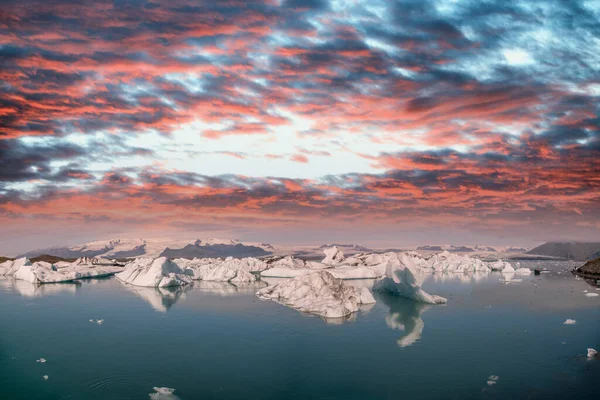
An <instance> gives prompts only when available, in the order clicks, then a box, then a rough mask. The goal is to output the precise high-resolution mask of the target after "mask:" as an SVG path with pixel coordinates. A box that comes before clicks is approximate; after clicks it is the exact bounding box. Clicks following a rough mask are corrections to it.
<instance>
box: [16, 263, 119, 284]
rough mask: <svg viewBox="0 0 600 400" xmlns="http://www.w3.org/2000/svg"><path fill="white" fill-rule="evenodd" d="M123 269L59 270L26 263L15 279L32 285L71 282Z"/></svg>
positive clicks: (81, 267) (85, 267)
mask: <svg viewBox="0 0 600 400" xmlns="http://www.w3.org/2000/svg"><path fill="white" fill-rule="evenodd" d="M122 270H123V268H121V267H115V266H93V265H71V266H69V267H65V268H61V269H58V268H56V266H55V265H53V264H50V263H48V262H44V261H39V262H35V263H33V264H29V263H25V264H23V265H21V267H20V268H19V269H18V270H16V271H15V273H14V275H13V276H14V278H15V279H20V280H23V281H27V282H30V283H36V284H42V283H58V282H70V281H74V280H78V279H90V278H99V277H105V276H111V275H114V274H116V273H118V272H120V271H122Z"/></svg>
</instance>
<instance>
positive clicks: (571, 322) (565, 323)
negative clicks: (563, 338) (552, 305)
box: [563, 318, 577, 325]
mask: <svg viewBox="0 0 600 400" xmlns="http://www.w3.org/2000/svg"><path fill="white" fill-rule="evenodd" d="M576 323H577V321H575V320H574V319H570V318H567V319H566V320H565V322H563V325H575V324H576Z"/></svg>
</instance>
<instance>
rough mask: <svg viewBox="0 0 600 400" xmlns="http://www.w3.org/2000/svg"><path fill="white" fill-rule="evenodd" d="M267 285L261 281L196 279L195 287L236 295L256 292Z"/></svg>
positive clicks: (213, 292)
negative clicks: (230, 281)
mask: <svg viewBox="0 0 600 400" xmlns="http://www.w3.org/2000/svg"><path fill="white" fill-rule="evenodd" d="M266 286H267V283H265V282H261V281H255V282H236V283H235V284H233V283H229V282H214V281H195V282H194V284H193V287H194V288H198V289H200V290H202V291H203V292H206V293H211V294H216V295H219V296H236V295H241V294H255V293H256V292H257V291H258V290H259V289H262V288H264V287H266Z"/></svg>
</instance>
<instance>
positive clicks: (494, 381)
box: [487, 375, 500, 386]
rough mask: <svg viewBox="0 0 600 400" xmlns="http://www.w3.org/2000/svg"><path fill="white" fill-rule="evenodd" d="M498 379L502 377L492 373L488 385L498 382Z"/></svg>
mask: <svg viewBox="0 0 600 400" xmlns="http://www.w3.org/2000/svg"><path fill="white" fill-rule="evenodd" d="M498 379H500V377H499V376H498V375H490V376H489V377H488V380H487V384H488V386H492V385H495V384H496V383H498Z"/></svg>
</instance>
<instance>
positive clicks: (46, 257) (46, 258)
mask: <svg viewBox="0 0 600 400" xmlns="http://www.w3.org/2000/svg"><path fill="white" fill-rule="evenodd" d="M76 259H77V258H63V257H56V256H53V255H50V254H40V255H39V256H36V257H33V258H30V259H29V261H31V262H32V263H34V262H38V261H45V262H49V263H51V264H54V263H57V262H59V261H67V262H73V261H75V260H76Z"/></svg>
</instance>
